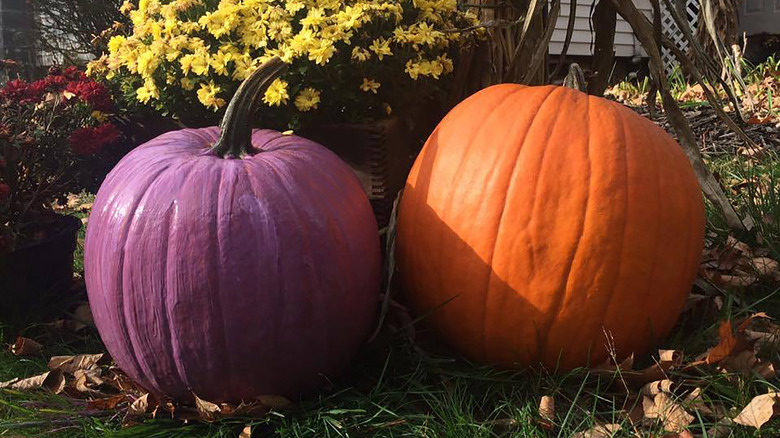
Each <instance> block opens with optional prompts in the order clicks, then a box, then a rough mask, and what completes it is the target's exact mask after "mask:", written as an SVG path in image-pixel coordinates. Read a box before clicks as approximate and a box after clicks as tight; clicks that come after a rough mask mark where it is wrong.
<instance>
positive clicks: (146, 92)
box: [135, 79, 160, 103]
mask: <svg viewBox="0 0 780 438" xmlns="http://www.w3.org/2000/svg"><path fill="white" fill-rule="evenodd" d="M135 97H136V99H138V101H139V102H141V103H149V101H150V100H152V99H159V98H160V90H159V89H158V88H157V85H156V84H155V83H154V80H153V79H147V80H146V81H144V85H143V86H141V87H140V88H138V89H137V90H135Z"/></svg>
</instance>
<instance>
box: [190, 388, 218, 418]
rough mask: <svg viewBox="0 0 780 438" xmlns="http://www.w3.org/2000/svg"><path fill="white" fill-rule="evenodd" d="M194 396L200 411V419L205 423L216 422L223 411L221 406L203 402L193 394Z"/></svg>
mask: <svg viewBox="0 0 780 438" xmlns="http://www.w3.org/2000/svg"><path fill="white" fill-rule="evenodd" d="M193 396H195V407H196V408H197V410H198V416H199V417H200V419H201V420H205V421H214V420H216V419H217V417H218V416H219V413H220V412H221V411H222V409H221V408H220V407H219V405H217V404H216V403H212V402H210V401H206V400H203V399H201V398H199V397H198V396H197V395H195V394H193Z"/></svg>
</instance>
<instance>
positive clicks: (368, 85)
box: [360, 78, 382, 94]
mask: <svg viewBox="0 0 780 438" xmlns="http://www.w3.org/2000/svg"><path fill="white" fill-rule="evenodd" d="M381 86H382V84H380V83H379V82H377V81H375V80H373V79H369V78H363V83H362V84H360V89H361V90H363V91H365V92H367V93H368V92H371V93H374V94H376V92H377V90H379V87H381Z"/></svg>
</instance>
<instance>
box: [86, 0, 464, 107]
mask: <svg viewBox="0 0 780 438" xmlns="http://www.w3.org/2000/svg"><path fill="white" fill-rule="evenodd" d="M120 10H121V11H122V12H123V13H126V14H128V15H129V17H130V19H131V21H132V24H133V27H132V33H131V34H129V35H124V36H122V35H117V36H114V37H112V38H111V39H110V41H109V43H108V53H107V54H106V55H104V56H103V57H102V58H100V59H99V60H97V61H95V62H93V63H92V64H91V65H90V66H89V71H90V73H91V74H93V75H94V74H96V73H97V74H104V75H106V76H107V77H108V78H111V77H113V76H114V75H116V74H120V75H122V76H123V77H129V78H131V79H132V81H133V83H134V84H135V86H134V89H135V97H136V98H137V99H138V100H139V101H140V102H144V103H148V102H151V101H155V100H161V95H162V96H163V97H164V96H166V95H168V94H172V93H173V94H176V93H178V94H180V95H181V94H183V95H185V97H186V96H187V93H191V94H189V95H190V96H192V97H193V98H195V97H196V98H197V100H198V101H199V102H200V103H201V104H202V105H203V106H205V107H207V108H211V109H214V110H217V109H219V108H221V107H223V106H224V105H225V104H226V99H227V98H228V97H229V92H231V91H232V90H234V89H235V87H236V86H237V84H238V83H239V82H240V81H242V80H243V79H245V78H246V77H247V76H248V75H249V74H250V73H251V72H252V71H253V70H254V69H256V68H257V67H258V66H259V65H260V64H262V63H263V62H264V61H266V60H268V59H270V58H271V57H273V56H279V57H281V58H282V59H283V60H284V61H285V62H287V63H289V64H292V65H295V66H300V68H297V69H296V71H297V72H298V73H299V74H297V75H293V76H290V77H288V76H285V78H284V80H281V79H279V80H277V81H275V82H274V83H273V84H272V86H271V87H270V88H269V89H268V91H267V92H266V94H265V96H264V98H263V101H264V102H265V103H266V104H267V105H269V106H282V105H287V104H288V102H289V101H290V98H291V96H290V93H291V90H297V92H296V93H295V96H294V97H293V98H292V104H293V105H294V107H295V108H296V109H297V110H298V111H301V112H307V111H311V110H313V109H316V108H318V106H319V104H320V102H321V90H324V86H323V82H324V80H325V78H330V81H331V82H332V81H333V76H334V74H332V73H329V70H328V69H329V68H331V65H332V64H334V59H336V58H338V61H335V63H337V64H340V65H344V64H350V63H351V64H354V65H356V66H360V68H361V70H359V71H357V72H356V73H355V75H354V78H353V77H348V75H347V76H343V75H342V76H340V77H338V79H337V80H336V82H337V83H335V84H334V89H336V90H338V87H340V86H343V87H347V86H352V87H355V88H356V89H360V90H362V91H367V92H369V94H372V95H373V94H377V92H378V90H379V82H376V81H375V80H373V79H368V77H380V78H388V77H391V78H392V77H397V76H398V75H404V74H406V75H408V78H410V79H413V80H418V79H419V78H422V77H429V78H432V79H439V78H440V77H441V76H442V75H444V74H447V73H450V72H452V70H453V61H452V58H451V55H452V53H453V51H456V50H457V49H458V46H459V44H456V43H457V42H459V41H461V40H464V39H466V38H470V36H471V35H469V34H466V33H464V32H460V31H458V29H460V28H462V27H466V26H469V25H472V24H474V23H475V22H476V18H475V17H474V16H473V15H471V14H469V13H466V12H462V11H459V10H458V8H457V3H456V0H351V1H350V0H347V1H337V0H136V1H126V2H125V3H124V4H123V5H122V7H121V9H120ZM350 68H354V67H350ZM318 78H320V79H322V80H319V81H318V80H317V79H318ZM348 80H352V81H354V82H353V83H352V85H349V84H348V83H346V81H348ZM361 80H362V82H361ZM407 80H409V79H407ZM291 81H292V82H291ZM339 81H341V82H339ZM315 83H316V84H318V85H319V86H315ZM318 88H319V89H318ZM383 89H384V88H383ZM387 92H388V93H390V90H388V91H387Z"/></svg>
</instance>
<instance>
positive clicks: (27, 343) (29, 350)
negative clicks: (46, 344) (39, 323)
mask: <svg viewBox="0 0 780 438" xmlns="http://www.w3.org/2000/svg"><path fill="white" fill-rule="evenodd" d="M42 348H43V346H42V345H41V344H39V343H37V342H35V341H33V340H32V339H30V338H25V337H22V336H19V337H17V338H16V342H14V344H13V345H11V353H13V354H15V355H16V356H32V355H34V354H38V353H40V352H41V349H42Z"/></svg>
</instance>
